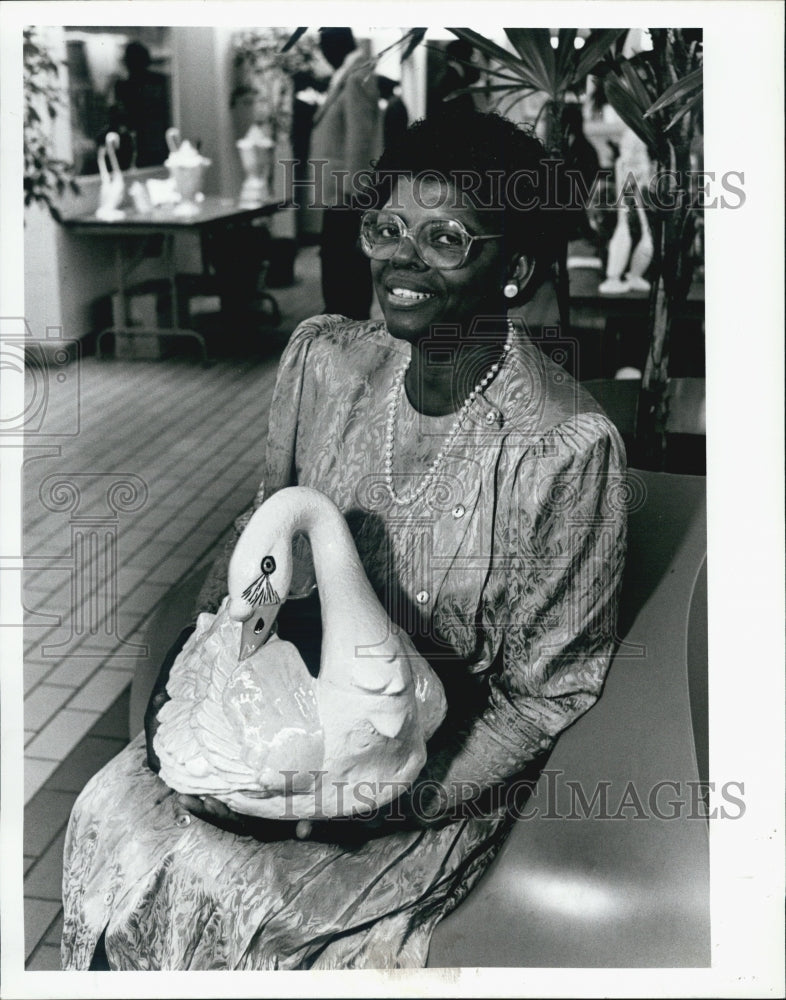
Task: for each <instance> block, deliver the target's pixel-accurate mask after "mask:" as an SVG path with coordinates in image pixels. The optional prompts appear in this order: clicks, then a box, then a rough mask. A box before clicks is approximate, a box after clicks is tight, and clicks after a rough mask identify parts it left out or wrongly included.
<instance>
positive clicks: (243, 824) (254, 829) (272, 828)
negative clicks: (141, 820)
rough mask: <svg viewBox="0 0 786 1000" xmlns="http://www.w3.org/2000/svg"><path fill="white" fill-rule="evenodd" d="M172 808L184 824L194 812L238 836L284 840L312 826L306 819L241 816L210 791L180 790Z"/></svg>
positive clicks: (304, 834)
mask: <svg viewBox="0 0 786 1000" xmlns="http://www.w3.org/2000/svg"><path fill="white" fill-rule="evenodd" d="M175 812H176V814H177V816H178V822H179V823H182V825H183V826H187V825H188V823H189V822H190V819H191V817H192V816H195V817H197V819H201V820H204V821H205V822H206V823H212V824H213V826H217V827H219V828H220V829H221V830H227V831H228V832H229V833H234V834H236V835H237V836H238V837H254V838H256V839H257V840H283V839H288V838H290V837H293V836H294V837H297V838H298V839H299V840H305V839H306V838H307V837H309V836H310V834H311V831H312V829H313V824H312V823H311V821H310V820H307V819H301V820H298V821H297V822H292V821H290V820H277V819H259V818H257V817H256V816H243V815H241V814H240V813H237V812H235V811H234V810H232V809H230V808H229V806H227V805H225V804H224V803H223V802H221V801H220V800H219V799H215V798H213V796H212V795H182V794H179V795H177V796H176V798H175ZM183 817H186V818H185V819H184V818H183Z"/></svg>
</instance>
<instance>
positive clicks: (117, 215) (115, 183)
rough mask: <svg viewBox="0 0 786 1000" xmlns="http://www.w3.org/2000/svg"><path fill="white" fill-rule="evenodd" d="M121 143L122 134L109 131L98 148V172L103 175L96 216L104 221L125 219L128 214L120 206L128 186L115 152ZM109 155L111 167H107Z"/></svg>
mask: <svg viewBox="0 0 786 1000" xmlns="http://www.w3.org/2000/svg"><path fill="white" fill-rule="evenodd" d="M119 145H120V136H119V135H118V134H117V132H107V136H106V139H105V140H104V145H103V146H102V147H101V148H100V149H99V150H98V173H99V174H100V176H101V188H100V190H99V193H98V210H97V211H96V218H98V219H103V220H104V222H116V221H117V220H119V219H124V218H125V215H126V213H125V212H124V211H123V210H122V209H121V208H120V205H121V204H122V203H123V198H124V197H125V194H126V186H125V182H124V181H123V171H122V170H121V169H120V164H119V163H118V162H117V153H116V152H115V150H116V149H117V148H118V146H119ZM107 157H108V158H109V163H110V167H111V169H109V168H107V165H106V161H107Z"/></svg>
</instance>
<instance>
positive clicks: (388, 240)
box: [360, 210, 502, 271]
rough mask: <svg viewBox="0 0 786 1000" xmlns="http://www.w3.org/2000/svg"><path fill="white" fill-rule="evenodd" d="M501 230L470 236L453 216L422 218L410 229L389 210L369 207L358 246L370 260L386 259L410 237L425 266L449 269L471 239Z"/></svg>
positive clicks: (462, 255)
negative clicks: (451, 217)
mask: <svg viewBox="0 0 786 1000" xmlns="http://www.w3.org/2000/svg"><path fill="white" fill-rule="evenodd" d="M501 236H502V233H495V234H494V235H489V236H485V235H484V236H473V235H472V234H471V233H468V232H467V230H466V229H465V228H464V226H463V225H462V224H461V223H460V222H457V221H456V220H455V219H426V221H425V222H421V223H420V225H419V226H415V228H414V229H410V228H409V227H408V226H407V224H406V223H405V222H404V220H403V219H401V218H399V216H398V215H395V214H394V213H393V212H386V211H376V210H372V211H369V212H364V213H363V217H362V219H361V220H360V247H361V249H362V250H363V253H364V254H365V255H366V256H367V257H371V259H372V260H390V258H391V257H393V256H394V254H395V253H396V251H397V250H398V248H399V247H400V246H401V242H402V240H404V239H405V238H406V237H409V239H411V240H412V242H413V243H414V245H415V249H416V250H417V252H418V256H419V257H420V259H421V260H422V261H423V263H424V264H427V265H428V266H429V267H438V268H440V269H441V270H443V271H449V270H452V269H453V268H456V267H461V266H462V265H463V264H464V263H465V262H466V260H467V257H468V256H469V251H470V248H471V247H472V244H473V243H474V242H475V240H498V239H500V237H501Z"/></svg>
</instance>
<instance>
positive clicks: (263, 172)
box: [236, 123, 275, 208]
mask: <svg viewBox="0 0 786 1000" xmlns="http://www.w3.org/2000/svg"><path fill="white" fill-rule="evenodd" d="M236 145H237V148H238V152H239V153H240V162H241V163H242V165H243V170H244V171H245V173H246V177H245V180H244V181H243V186H242V188H241V189H240V197H239V199H238V204H239V206H240V207H241V208H257V207H258V206H259V205H264V204H265V202H267V201H269V200H270V187H269V185H268V176H269V173H270V160H271V157H272V156H273V148H274V146H275V143H274V142H273V140H272V139H271V138H270V136H269V135H267V133H266V132H265V131H264V129H262V128H261V127H260V126H259V125H257V124H256V123H255V124H253V125H252V126H251V127H250V128H249V130H248V132H246V134H245V135H244V136H243V138H242V139H238V141H237V143H236Z"/></svg>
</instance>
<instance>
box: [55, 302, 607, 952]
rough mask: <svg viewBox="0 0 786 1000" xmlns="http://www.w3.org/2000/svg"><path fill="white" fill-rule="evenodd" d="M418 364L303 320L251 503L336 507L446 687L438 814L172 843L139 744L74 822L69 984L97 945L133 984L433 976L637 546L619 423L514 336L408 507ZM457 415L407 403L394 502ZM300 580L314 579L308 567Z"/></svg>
mask: <svg viewBox="0 0 786 1000" xmlns="http://www.w3.org/2000/svg"><path fill="white" fill-rule="evenodd" d="M408 353H409V347H408V345H406V344H405V343H403V342H399V341H395V340H394V339H392V338H391V337H390V336H389V335H388V333H387V331H386V330H385V328H384V325H382V324H380V323H375V322H363V323H350V322H349V321H347V320H346V319H343V318H342V317H338V316H321V317H316V318H314V319H312V320H309V321H307V322H305V323H303V324H302V325H301V326H300V327H299V328H298V330H296V331H295V333H294V334H293V336H292V339H291V340H290V343H289V345H288V347H287V349H286V351H285V353H284V356H283V358H282V361H281V365H280V369H279V374H278V378H277V383H276V390H275V393H274V398H273V403H272V408H271V414H270V433H269V440H268V447H267V455H266V468H265V474H264V481H263V484H262V487H261V489H260V494H259V497H258V498H257V503H259V502H261V499H262V497H263V496H265V495H269V494H270V493H272V492H274V491H275V490H277V489H280V488H282V487H283V486H286V485H290V484H292V483H298V484H301V485H308V486H313V487H315V488H317V489H319V490H321V491H322V492H324V493H326V494H327V495H328V496H330V497H331V498H332V499H333V500H334V501H335V503H336V504H337V505H338V506H339V508H340V509H341V510H342V511H343V512H344V514H345V516H346V518H347V521H348V524H349V525H350V528H351V531H352V533H353V536H354V538H355V541H356V544H357V548H358V552H359V554H360V556H361V559H362V560H363V563H364V566H365V568H366V571H367V574H368V578H369V580H370V582H371V584H372V586H373V587H374V588H375V590H376V592H377V593H378V595H379V597H380V599H381V600H382V602H383V604H384V605H385V606H386V607H387V609H388V611H389V613H390V615H391V618H392V619H393V620H394V621H397V622H398V623H400V624H401V626H402V627H404V628H405V629H406V630H407V631H408V632H409V633H410V634H411V635H412V636H413V638H414V640H415V643H416V645H417V646H418V647H419V649H420V650H421V652H423V653H424V655H426V656H427V658H428V659H429V661H430V662H431V663H432V665H433V666H434V667H435V669H436V670H437V671H438V673H439V674H440V676H441V678H442V680H443V683H444V685H445V690H446V693H447V696H448V703H449V713H448V717H447V719H446V721H445V723H443V725H442V727H441V728H440V730H439V731H438V733H437V734H436V736H435V738H434V739H433V740H432V742H431V744H430V745H429V758H428V762H427V764H426V767H425V769H424V771H423V772H422V774H421V775H420V777H419V779H418V782H417V783H416V785H415V787H414V789H413V794H412V799H411V801H412V802H415V801H417V803H418V810H419V815H420V816H421V817H424V816H425V817H427V818H428V822H425V821H421V822H399V823H394V822H393V821H392V820H391V821H390V822H389V823H388V824H382V826H381V828H380V827H379V826H377V827H376V828H374V829H373V830H371V829H369V831H368V832H366V831H365V830H364V827H363V825H362V824H359V823H358V821H347V822H346V823H345V824H344V827H345V828H349V829H350V830H352V831H354V833H353V834H351V835H346V829H345V830H344V833H342V834H339V833H334V834H328V835H321V834H320V833H319V832H317V833H316V835H315V836H314V837H312V838H311V839H309V840H303V841H301V840H297V839H294V838H293V837H292V836H291V831H284V832H283V833H282V835H281V836H279V837H277V838H271V839H270V840H264V841H262V840H259V839H254V838H251V837H245V836H238V835H236V834H234V833H230V832H227V831H225V830H221V829H219V828H217V827H214V826H212V825H210V824H208V823H206V822H202V821H200V820H194V821H192V822H191V824H190V825H188V826H186V827H180V826H178V825H176V823H175V811H174V808H173V800H174V796H173V795H172V794H171V793H170V792H169V790H168V789H167V788H166V786H165V785H164V784H163V783H162V782H161V781H160V779H159V778H157V777H156V776H155V775H153V774H152V772H150V771H149V770H148V768H147V766H146V763H145V745H144V737H143V735H141V734H140V736H139V737H137V738H136V739H135V740H134V741H133V742H132V743H131V744H130V745H129V746H128V747H127V748H126V749H125V750H124V751H123V752H122V753H121V754H119V755H118V756H117V757H116V758H115V759H114V760H113V761H111V762H110V763H109V764H108V765H107V766H106V767H105V768H104V769H103V770H102V771H101V772H100V773H99V774H97V775H96V776H95V777H94V778H93V779H92V780H91V781H90V782H89V784H88V785H87V786H86V787H85V789H84V791H83V792H82V794H81V795H80V797H79V799H78V800H77V802H76V804H75V806H74V809H73V813H72V815H71V820H70V824H69V828H68V835H67V840H66V845H65V859H64V872H63V896H64V911H65V922H64V929H63V942H62V961H63V966H64V968H66V969H86V968H88V966H89V964H90V961H91V957H92V955H93V952H94V949H95V946H96V943H97V941H98V940H99V938H100V936H101V934H102V933H104V934H105V948H106V953H107V956H108V959H109V962H110V965H111V966H112V968H114V969H122V970H134V969H336V968H403V967H418V966H423V965H425V962H426V959H427V956H428V946H429V940H430V936H431V933H432V931H433V929H434V926H435V924H436V923H437V921H438V920H439V919H440V918H441V917H443V916H444V915H445V914H447V913H448V912H449V911H450V910H451V909H452V908H453V907H455V906H456V905H457V904H458V903H459V902H460V900H461V899H462V898H463V897H464V896H465V895H466V893H467V892H468V891H469V890H470V889H471V888H472V886H473V885H474V884H475V882H476V881H477V879H478V878H479V877H480V876H481V874H482V873H483V871H484V870H485V869H486V867H487V866H488V864H489V863H490V861H491V860H492V859H493V857H494V855H495V854H496V852H497V851H498V849H499V847H500V846H501V844H502V842H503V840H504V838H505V836H506V834H507V832H508V831H509V829H510V825H511V823H512V822H513V819H512V818H511V817H510V816H509V815H508V814H507V813H506V811H505V809H504V804H500V802H501V800H496V801H493V800H492V799H491V798H490V796H489V791H490V790H493V789H499V788H504V783H505V782H506V781H508V780H509V779H510V778H511V777H513V776H514V775H520V774H521V773H522V772H525V773H529V772H535V773H536V772H537V770H538V768H539V767H542V764H543V762H544V760H545V757H546V755H547V754H548V752H549V750H550V748H551V747H552V746H553V744H554V741H555V740H556V738H557V736H558V734H559V733H560V732H561V731H562V730H563V729H565V727H567V726H569V725H570V724H571V723H572V722H574V721H575V720H576V719H577V718H578V717H579V716H580V715H581V714H582V713H583V712H585V711H586V710H587V709H588V708H589V707H590V706H591V705H592V704H593V702H594V701H595V700H596V699H597V697H598V695H599V694H600V691H601V688H602V685H603V681H604V677H605V672H606V670H607V668H608V664H609V660H610V656H611V653H612V651H613V645H614V634H615V606H616V598H617V592H618V588H619V582H620V577H621V571H622V564H623V557H624V547H625V479H624V454H623V447H622V444H621V441H620V439H619V436H618V434H617V432H616V430H615V429H614V427H613V426H612V425H611V424H610V422H609V421H608V419H607V418H606V417H605V415H604V414H603V413H602V412H601V411H600V410H599V409H598V407H597V405H596V404H595V403H594V402H593V401H592V400H591V398H590V397H589V396H588V395H587V394H586V393H585V392H584V391H583V390H582V389H581V388H580V387H579V386H578V385H577V384H576V383H575V382H573V380H571V379H570V378H569V377H568V376H567V375H566V374H565V373H564V371H563V370H562V369H560V368H558V367H557V366H556V365H554V364H552V363H551V362H550V361H549V360H548V359H546V358H545V356H544V355H543V353H542V352H541V351H540V350H539V349H538V348H537V346H535V345H533V344H532V343H530V342H529V341H528V340H527V339H526V338H525V337H524V336H523V334H522V335H521V336H520V337H519V338H518V340H517V342H516V344H515V346H514V349H513V350H512V351H511V353H510V354H509V355H508V359H507V360H506V362H505V364H504V365H503V366H502V368H501V370H500V372H499V374H498V375H497V377H496V378H495V379H494V380H493V381H492V382H491V384H490V385H489V386H488V388H487V389H486V390H485V391H484V393H483V394H482V395H481V396H480V397H478V399H477V400H476V401H475V403H474V404H473V407H472V409H471V411H470V413H469V415H468V416H467V418H466V419H465V421H464V423H463V424H462V427H461V430H460V432H459V433H458V435H456V436H455V437H454V438H453V439H452V443H451V446H450V448H449V449H448V452H447V453H446V456H445V460H444V461H443V463H442V464H441V466H440V474H439V476H438V478H437V480H436V482H435V483H434V484H433V486H432V487H431V488H429V489H428V490H427V491H426V492H425V493H424V495H423V496H422V497H421V498H420V499H419V500H417V501H415V502H414V503H412V504H410V505H400V506H399V505H395V504H393V503H392V502H391V498H390V495H389V492H388V490H387V489H386V488H385V485H384V479H383V474H382V473H383V463H384V454H385V430H386V421H387V415H388V409H389V405H390V401H391V398H392V393H393V385H394V380H395V375H396V372H397V371H399V370H400V368H401V366H402V364H404V363H406V360H407V357H408ZM453 420H454V416H453V415H448V416H446V417H427V416H423V415H422V414H420V413H418V412H417V411H416V410H415V409H414V408H413V407H412V406H411V404H410V403H409V402H408V401H407V398H406V394H405V393H404V394H402V397H401V399H400V402H399V406H398V413H397V421H396V437H395V442H394V444H395V447H394V456H395V464H394V475H395V476H396V486H397V490H398V492H399V493H404V494H406V493H408V492H409V489H410V488H411V487H412V486H413V485H414V484H416V483H417V482H419V481H420V478H421V476H422V474H423V472H424V471H425V470H426V469H427V468H428V466H429V464H430V463H431V461H432V460H433V458H434V456H435V455H436V454H437V452H438V451H439V449H440V448H441V447H442V445H443V442H444V441H445V440H446V437H447V435H448V434H449V432H450V428H451V426H452V423H453ZM403 469H409V470H413V471H412V473H411V474H404V473H403V472H402V471H401V470H403ZM250 514H251V512H247V513H246V514H245V515H243V516H241V517H240V518H239V519H238V521H237V523H236V526H235V532H238V531H240V530H242V528H243V526H244V525H245V523H246V522H247V520H248V518H249V517H250ZM232 544H233V542H230V545H229V546H228V549H227V552H229V551H230V550H231V545H232ZM306 556H307V553H306ZM304 558H305V556H304ZM302 565H303V566H305V567H306V568H305V570H304V574H305V577H304V578H305V583H306V585H307V583H308V560H307V558H305V562H303V563H302ZM225 588H226V559H224V560H219V563H218V564H217V568H216V569H215V570H214V572H213V573H212V575H211V577H210V579H209V580H208V583H207V585H206V587H205V588H204V590H203V593H202V595H201V598H200V607H199V610H206V611H215V610H216V609H217V607H218V604H219V602H220V600H221V598H222V597H223V594H224V592H225ZM291 603H294V602H291ZM282 829H283V828H282ZM336 829H337V830H338V829H340V827H337V828H336Z"/></svg>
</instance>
